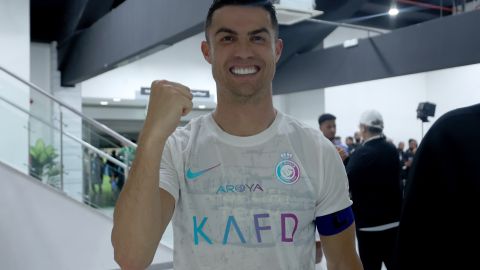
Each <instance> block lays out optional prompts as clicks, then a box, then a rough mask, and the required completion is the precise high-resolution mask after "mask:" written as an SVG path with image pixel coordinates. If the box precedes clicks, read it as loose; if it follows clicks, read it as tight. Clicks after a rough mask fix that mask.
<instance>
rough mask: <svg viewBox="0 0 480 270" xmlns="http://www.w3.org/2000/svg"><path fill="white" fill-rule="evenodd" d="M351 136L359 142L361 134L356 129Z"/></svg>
mask: <svg viewBox="0 0 480 270" xmlns="http://www.w3.org/2000/svg"><path fill="white" fill-rule="evenodd" d="M353 137H354V138H355V141H357V142H360V141H361V140H362V136H360V132H358V131H357V132H355V134H354V135H353Z"/></svg>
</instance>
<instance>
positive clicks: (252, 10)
mask: <svg viewBox="0 0 480 270" xmlns="http://www.w3.org/2000/svg"><path fill="white" fill-rule="evenodd" d="M205 33H206V41H204V42H202V44H201V50H202V53H203V55H204V57H205V60H206V61H208V62H209V63H210V64H211V66H212V74H213V77H214V79H215V82H216V86H217V95H218V98H217V99H218V106H217V108H216V110H215V111H214V112H213V113H211V114H208V115H205V116H201V117H199V118H196V119H193V120H192V121H191V122H190V123H189V124H188V125H186V126H185V127H182V128H179V129H176V128H177V126H178V124H179V121H180V117H181V116H182V115H186V114H188V113H189V112H190V111H191V109H192V101H191V100H192V95H191V94H190V91H189V88H188V87H187V86H184V85H181V84H179V83H176V82H170V81H165V80H163V81H155V82H153V83H152V92H151V98H150V104H149V108H148V113H147V118H146V121H145V126H144V128H143V130H142V133H141V136H140V140H139V147H138V150H137V155H136V159H135V161H134V162H133V167H132V169H131V171H130V176H129V180H128V182H127V183H126V184H125V187H124V190H123V191H122V193H121V195H120V198H119V200H118V202H117V206H116V208H115V213H114V228H113V232H112V243H113V246H114V249H115V259H116V261H117V262H118V263H119V264H120V266H121V267H122V269H145V268H146V267H147V266H148V265H149V264H150V263H151V261H152V259H153V255H154V254H155V250H156V248H157V246H158V243H159V241H160V239H161V237H162V234H163V233H164V231H165V228H166V226H167V224H168V223H169V222H170V220H172V222H173V230H174V246H175V252H174V267H175V269H177V270H178V269H180V270H183V269H242V270H243V269H301V270H313V269H314V268H315V254H316V253H315V230H316V229H317V230H318V232H319V234H320V237H321V240H322V243H323V249H324V252H325V256H326V258H327V264H328V267H329V269H349V270H352V269H362V266H361V263H360V260H359V258H358V255H357V253H356V250H355V226H354V222H353V220H354V219H353V214H352V211H351V208H350V206H351V204H352V202H351V201H350V199H349V195H348V185H347V183H348V181H347V178H346V173H345V169H344V167H343V165H342V162H341V160H340V157H339V156H338V154H337V153H336V150H335V148H334V146H333V145H332V144H331V143H330V142H329V141H328V140H327V139H325V137H324V136H322V135H321V133H320V132H319V131H318V130H315V129H312V128H309V127H306V126H305V125H303V124H301V123H299V122H298V121H296V120H294V119H292V118H291V117H289V116H286V115H284V114H282V113H281V112H278V111H277V110H275V108H274V107H273V103H272V80H273V77H274V74H275V66H276V63H277V61H278V59H279V58H280V55H281V52H282V48H283V44H282V41H281V40H280V39H279V38H278V25H277V19H276V15H275V10H274V8H273V6H272V4H271V3H270V1H258V0H257V1H247V0H244V1H239V0H236V1H234V0H218V1H214V2H213V4H212V6H211V7H210V10H209V13H208V15H207V20H206V24H205ZM319 254H320V253H319Z"/></svg>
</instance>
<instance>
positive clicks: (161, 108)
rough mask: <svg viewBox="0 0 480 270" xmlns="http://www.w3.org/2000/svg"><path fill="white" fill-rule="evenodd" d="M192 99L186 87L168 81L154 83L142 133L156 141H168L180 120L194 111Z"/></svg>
mask: <svg viewBox="0 0 480 270" xmlns="http://www.w3.org/2000/svg"><path fill="white" fill-rule="evenodd" d="M192 98H193V96H192V94H191V93H190V89H189V88H188V87H186V86H185V85H182V84H179V83H176V82H170V81H166V80H161V81H153V82H152V87H151V91H150V101H149V102H148V110H147V118H146V120H145V126H144V127H143V131H142V133H146V134H144V135H146V136H152V137H153V139H155V140H157V139H158V140H166V139H167V138H168V136H170V134H172V133H173V132H174V131H175V129H176V127H177V126H178V124H179V123H180V118H181V117H182V116H185V115H187V114H188V113H189V112H190V111H191V110H192V107H193V103H192Z"/></svg>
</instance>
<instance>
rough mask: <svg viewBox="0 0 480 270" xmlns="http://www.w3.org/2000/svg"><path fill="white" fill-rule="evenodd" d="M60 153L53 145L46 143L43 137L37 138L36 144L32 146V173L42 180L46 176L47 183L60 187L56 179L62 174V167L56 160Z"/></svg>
mask: <svg viewBox="0 0 480 270" xmlns="http://www.w3.org/2000/svg"><path fill="white" fill-rule="evenodd" d="M57 157H58V154H57V153H56V151H55V148H53V146H52V145H48V146H47V145H45V142H44V141H43V140H42V139H37V141H36V142H35V145H33V146H30V175H31V176H33V177H35V178H37V179H38V180H40V181H43V179H44V178H45V177H46V180H47V183H48V184H50V185H52V186H57V187H59V181H58V179H56V178H57V177H56V176H57V175H59V174H60V167H59V165H58V164H57V163H56V162H55V159H56V158H57Z"/></svg>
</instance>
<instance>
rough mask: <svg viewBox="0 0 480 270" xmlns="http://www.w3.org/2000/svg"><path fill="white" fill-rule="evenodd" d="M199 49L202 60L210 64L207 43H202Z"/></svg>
mask: <svg viewBox="0 0 480 270" xmlns="http://www.w3.org/2000/svg"><path fill="white" fill-rule="evenodd" d="M201 49H202V54H203V58H205V60H207V62H208V63H210V64H211V63H212V60H211V54H210V53H211V51H210V45H209V44H208V42H207V41H202V45H201Z"/></svg>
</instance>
